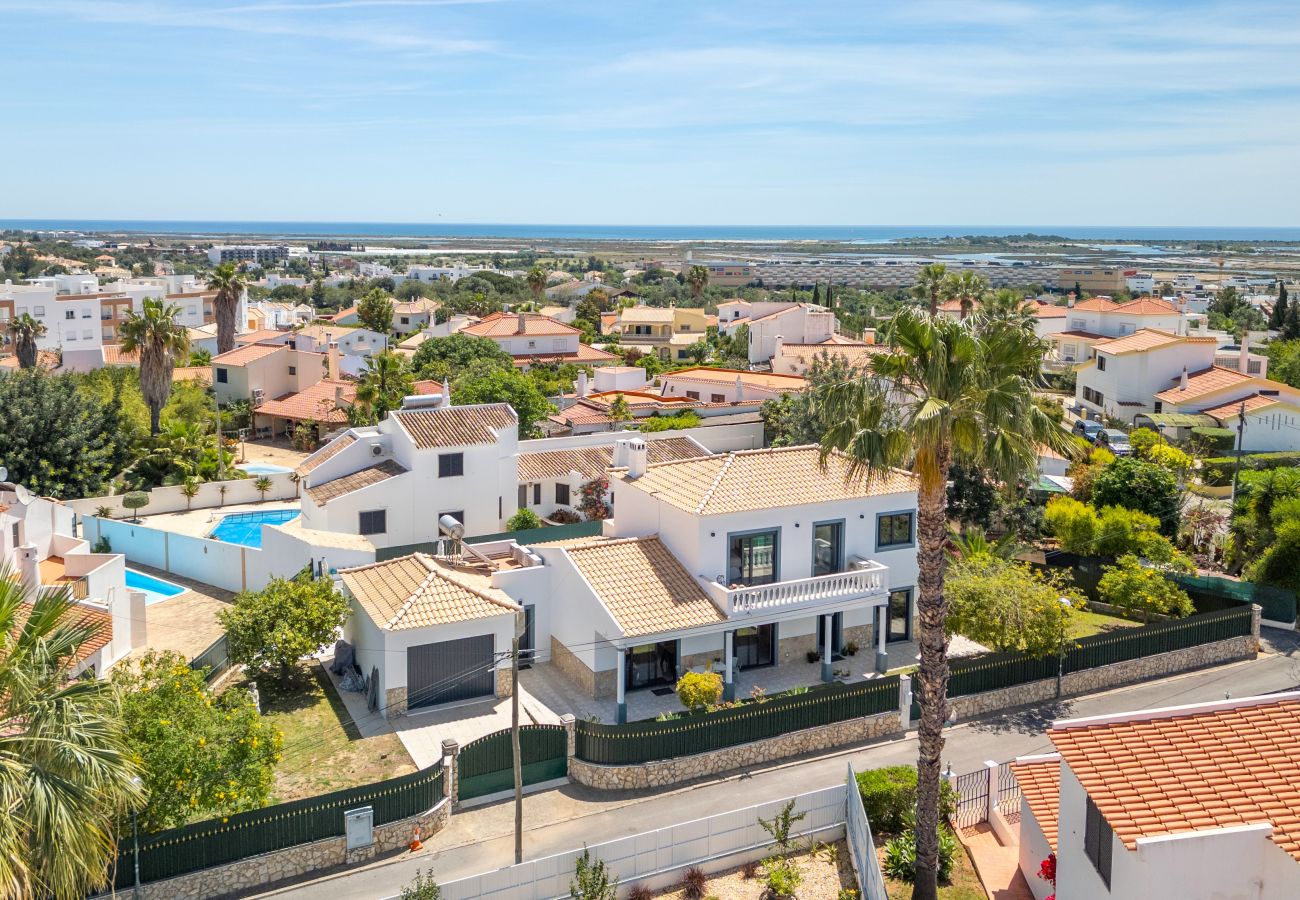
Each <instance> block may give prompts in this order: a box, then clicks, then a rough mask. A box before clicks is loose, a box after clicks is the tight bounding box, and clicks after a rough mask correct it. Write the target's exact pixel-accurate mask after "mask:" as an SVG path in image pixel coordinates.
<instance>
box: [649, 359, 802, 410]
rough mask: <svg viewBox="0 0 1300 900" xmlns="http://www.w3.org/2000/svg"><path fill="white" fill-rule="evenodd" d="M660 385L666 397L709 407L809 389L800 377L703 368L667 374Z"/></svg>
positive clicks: (769, 398) (763, 398) (775, 396)
mask: <svg viewBox="0 0 1300 900" xmlns="http://www.w3.org/2000/svg"><path fill="white" fill-rule="evenodd" d="M659 383H660V384H661V385H662V394H663V396H664V397H684V398H686V399H687V400H703V401H706V402H708V403H743V402H746V401H754V400H758V401H762V400H775V399H779V398H780V397H782V396H783V395H785V394H792V393H793V394H797V393H802V392H803V391H805V390H807V389H808V381H807V379H805V378H803V377H802V376H800V375H782V374H779V373H776V372H748V371H742V370H740V369H711V368H704V367H700V368H691V369H678V370H677V371H675V372H665V373H663V374H662V375H660V376H659Z"/></svg>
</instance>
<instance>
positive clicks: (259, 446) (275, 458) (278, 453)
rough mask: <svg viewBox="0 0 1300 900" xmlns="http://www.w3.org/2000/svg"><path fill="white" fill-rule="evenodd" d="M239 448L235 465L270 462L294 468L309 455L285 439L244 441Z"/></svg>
mask: <svg viewBox="0 0 1300 900" xmlns="http://www.w3.org/2000/svg"><path fill="white" fill-rule="evenodd" d="M241 449H242V450H243V455H242V456H240V457H239V459H238V461H237V462H236V463H235V465H240V464H242V463H270V464H271V465H273V466H284V467H285V468H286V469H296V468H297V467H298V463H300V462H302V461H303V460H304V459H306V458H307V457H308V456H309V455H310V454H307V453H303V452H302V451H301V450H294V449H293V447H292V446H290V445H289V443H288V442H287V441H245V442H244V443H243V444H242V445H241Z"/></svg>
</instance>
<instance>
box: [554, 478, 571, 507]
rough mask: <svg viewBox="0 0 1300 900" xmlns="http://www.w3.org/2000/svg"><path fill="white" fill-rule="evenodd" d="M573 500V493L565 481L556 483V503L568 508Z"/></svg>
mask: <svg viewBox="0 0 1300 900" xmlns="http://www.w3.org/2000/svg"><path fill="white" fill-rule="evenodd" d="M571 499H572V491H570V490H569V485H568V484H567V483H566V482H563V481H557V482H555V502H556V503H557V504H558V505H560V506H568V505H570V503H569V501H570V500H571Z"/></svg>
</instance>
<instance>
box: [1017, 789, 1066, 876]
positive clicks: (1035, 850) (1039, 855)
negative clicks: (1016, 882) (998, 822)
mask: <svg viewBox="0 0 1300 900" xmlns="http://www.w3.org/2000/svg"><path fill="white" fill-rule="evenodd" d="M1051 853H1052V847H1051V845H1050V844H1048V843H1047V838H1046V836H1044V835H1043V829H1042V828H1041V827H1040V826H1039V824H1038V820H1037V819H1035V818H1034V813H1033V811H1032V810H1030V808H1029V804H1028V803H1027V802H1025V798H1024V797H1021V798H1020V856H1019V867H1020V873H1021V874H1022V875H1024V876H1025V881H1026V882H1028V884H1029V890H1030V892H1032V893H1033V895H1034V900H1047V897H1048V896H1049V895H1051V894H1052V893H1054V892H1055V889H1054V888H1053V887H1052V885H1051V884H1050V883H1049V882H1047V881H1044V880H1043V879H1041V878H1039V877H1038V868H1039V866H1041V865H1042V864H1043V860H1045V859H1047V857H1048V856H1049V855H1051ZM1057 880H1058V881H1059V880H1060V879H1059V878H1058V879H1057ZM1058 896H1059V894H1058Z"/></svg>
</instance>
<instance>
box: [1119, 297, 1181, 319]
mask: <svg viewBox="0 0 1300 900" xmlns="http://www.w3.org/2000/svg"><path fill="white" fill-rule="evenodd" d="M1109 312H1115V313H1123V314H1124V315H1128V316H1169V315H1177V314H1178V312H1179V310H1178V307H1176V306H1174V305H1173V304H1172V303H1170V302H1169V301H1167V300H1161V299H1160V298H1159V297H1138V298H1137V299H1136V300H1130V301H1129V302H1127V303H1120V304H1117V305H1116V306H1115V307H1114V308H1113V309H1111V310H1109Z"/></svg>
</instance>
